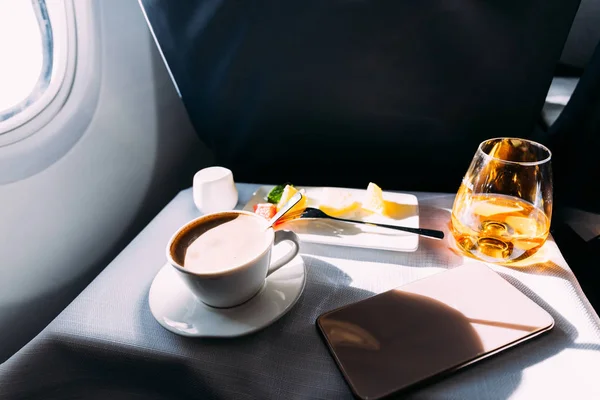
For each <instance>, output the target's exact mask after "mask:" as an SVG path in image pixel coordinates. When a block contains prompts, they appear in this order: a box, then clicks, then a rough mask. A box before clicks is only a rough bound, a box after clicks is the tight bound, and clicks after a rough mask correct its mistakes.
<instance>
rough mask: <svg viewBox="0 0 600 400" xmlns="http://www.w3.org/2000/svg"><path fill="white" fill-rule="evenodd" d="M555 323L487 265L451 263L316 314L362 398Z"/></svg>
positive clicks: (406, 385)
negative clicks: (437, 270) (417, 278)
mask: <svg viewBox="0 0 600 400" xmlns="http://www.w3.org/2000/svg"><path fill="white" fill-rule="evenodd" d="M553 326H554V320H553V319H552V316H551V315H550V314H548V312H546V311H545V310H544V309H542V308H541V307H540V306H538V305H537V304H536V303H535V302H533V301H532V300H531V299H529V298H528V297H527V296H525V295H524V294H523V293H521V292H520V291H519V290H518V289H516V288H515V287H514V286H512V285H511V284H510V283H509V282H507V281H506V280H505V279H503V278H502V277H501V276H500V275H498V274H497V273H496V272H494V271H493V270H492V269H490V268H488V267H487V266H485V265H483V264H471V265H464V266H461V267H457V268H454V269H450V270H447V271H444V272H441V273H438V274H435V275H432V276H430V277H428V278H424V279H421V280H418V281H415V282H412V283H410V284H407V285H405V286H401V287H398V288H396V289H393V290H389V291H387V292H384V293H381V294H378V295H375V296H373V297H371V298H368V299H366V300H362V301H359V302H357V303H354V304H350V305H347V306H344V307H341V308H338V309H336V310H333V311H329V312H327V313H324V314H322V315H321V316H319V317H318V318H317V327H318V329H319V331H320V332H321V334H322V337H323V339H324V340H325V342H326V344H327V346H328V347H329V350H330V352H331V354H332V356H333V358H334V359H335V361H336V363H337V365H338V367H339V369H340V370H341V372H342V374H343V376H344V378H345V380H346V382H347V383H348V385H349V386H350V388H351V390H352V392H353V393H354V395H355V396H356V397H358V398H361V399H380V398H384V397H387V396H389V395H392V394H396V393H399V392H401V391H405V390H408V389H410V388H411V387H413V386H415V385H417V384H423V383H426V382H428V381H430V380H432V379H435V378H439V377H442V376H443V375H445V374H448V373H451V372H453V371H456V370H458V369H460V368H463V367H465V366H467V365H470V364H473V363H475V362H477V361H479V360H481V359H483V358H486V357H488V356H490V355H492V354H495V353H498V352H500V351H502V350H505V349H508V348H510V347H512V346H515V345H517V344H519V343H522V342H524V341H526V340H528V339H531V338H533V337H535V336H537V335H539V334H541V333H543V332H546V331H548V330H550V329H551V328H552V327H553Z"/></svg>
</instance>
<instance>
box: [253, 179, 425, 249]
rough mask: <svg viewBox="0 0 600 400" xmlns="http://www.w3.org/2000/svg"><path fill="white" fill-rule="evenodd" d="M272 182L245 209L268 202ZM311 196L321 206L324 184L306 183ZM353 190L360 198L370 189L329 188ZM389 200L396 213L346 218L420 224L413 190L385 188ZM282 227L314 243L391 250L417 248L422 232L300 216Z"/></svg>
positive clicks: (310, 200)
mask: <svg viewBox="0 0 600 400" xmlns="http://www.w3.org/2000/svg"><path fill="white" fill-rule="evenodd" d="M272 188H273V187H272V186H261V187H260V188H259V189H258V190H257V191H256V192H255V193H254V195H253V196H252V198H251V199H250V201H249V202H248V203H247V204H246V205H245V206H244V210H246V211H250V212H252V208H253V207H254V205H255V204H257V203H265V202H266V200H265V198H266V196H267V194H268V193H269V191H270V190H271V189H272ZM299 189H305V191H306V192H305V195H306V197H307V198H308V204H307V206H308V207H315V208H318V207H319V204H320V202H321V201H322V199H323V195H322V192H323V189H325V188H323V187H302V188H299ZM329 190H341V191H345V192H350V193H352V194H353V195H354V196H355V197H356V198H357V199H361V198H362V196H364V194H365V192H366V190H360V189H344V188H329ZM383 198H384V200H385V201H389V202H394V203H396V205H395V207H394V209H395V212H394V215H393V216H392V217H384V216H381V215H377V214H371V215H368V214H367V213H363V212H355V213H353V214H351V215H343V216H341V217H342V218H348V219H353V220H361V221H367V222H374V223H380V224H388V225H397V226H407V227H411V228H418V227H419V207H418V201H417V197H416V196H414V195H412V194H406V193H395V192H384V193H383ZM281 229H288V230H291V231H293V232H296V234H298V235H299V236H300V240H302V241H305V242H310V243H322V244H332V245H338V246H351V247H363V248H372V249H381V250H391V251H415V250H417V248H418V247H419V236H418V235H415V234H412V233H408V232H402V231H396V230H393V229H387V228H380V227H376V226H369V225H363V224H352V223H347V222H339V221H334V220H330V219H299V220H294V221H290V222H286V223H285V224H282V225H281Z"/></svg>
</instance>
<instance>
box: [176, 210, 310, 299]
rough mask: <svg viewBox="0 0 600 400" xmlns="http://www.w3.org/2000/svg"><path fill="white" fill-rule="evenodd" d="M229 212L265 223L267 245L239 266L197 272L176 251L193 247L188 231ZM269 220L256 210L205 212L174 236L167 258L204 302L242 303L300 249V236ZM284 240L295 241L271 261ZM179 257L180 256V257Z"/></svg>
mask: <svg viewBox="0 0 600 400" xmlns="http://www.w3.org/2000/svg"><path fill="white" fill-rule="evenodd" d="M227 214H243V215H249V216H252V217H253V218H258V219H260V220H261V221H263V222H264V228H265V229H263V230H262V231H261V232H260V234H264V235H266V238H265V248H264V250H262V252H260V253H258V254H257V255H256V257H255V258H254V259H252V260H251V261H249V262H245V263H243V264H240V265H236V266H234V267H232V268H229V269H227V270H225V271H219V272H197V271H196V270H195V271H191V270H189V269H186V268H185V267H184V266H183V260H182V259H181V258H182V257H181V256H180V255H177V254H178V253H179V254H181V252H178V251H176V250H177V249H178V246H189V245H190V244H191V242H190V241H191V240H193V239H191V238H189V237H188V236H189V235H186V233H188V232H191V230H193V229H195V228H196V227H198V226H199V225H201V224H203V223H205V222H208V221H211V220H213V219H215V218H219V217H222V216H227ZM267 226H268V221H267V220H266V219H265V218H263V217H261V216H259V215H256V214H254V213H251V212H247V211H237V210H232V211H224V212H217V213H211V214H208V215H203V216H202V217H199V218H196V219H194V220H192V221H190V222H188V223H187V224H185V225H183V226H182V227H180V228H179V229H178V230H177V231H176V232H175V233H174V234H173V236H172V237H171V239H170V240H169V242H168V244H167V248H166V252H167V260H168V261H169V263H170V264H171V265H172V266H173V268H175V269H176V270H177V271H178V272H180V276H181V278H182V279H183V280H184V282H185V283H186V284H187V286H188V287H189V288H190V290H191V291H192V293H194V295H195V296H196V297H197V298H198V299H199V300H200V301H202V302H203V303H205V304H207V305H209V306H212V307H218V308H228V307H234V306H237V305H240V304H242V303H244V302H246V301H248V300H250V299H251V298H252V297H254V296H255V295H256V294H257V293H258V292H259V291H260V290H261V289H262V287H263V285H264V284H265V279H266V278H267V276H269V275H270V274H272V273H273V272H275V271H277V270H278V269H279V268H281V267H282V266H284V265H285V264H287V263H288V262H290V261H291V260H292V259H293V258H294V257H295V256H296V255H297V254H298V251H299V249H300V239H299V238H298V236H297V235H296V234H295V233H294V232H291V231H284V230H281V231H274V230H273V228H267ZM283 241H289V242H291V243H292V244H293V246H292V248H291V249H290V251H288V252H287V253H286V254H285V255H283V256H282V257H281V258H279V259H277V260H275V261H273V262H271V253H272V250H273V247H274V246H277V245H278V244H279V243H281V242H283ZM176 258H177V259H176Z"/></svg>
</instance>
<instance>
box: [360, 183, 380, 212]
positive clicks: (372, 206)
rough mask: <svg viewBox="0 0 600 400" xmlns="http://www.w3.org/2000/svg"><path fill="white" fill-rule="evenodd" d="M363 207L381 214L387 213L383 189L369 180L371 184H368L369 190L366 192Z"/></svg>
mask: <svg viewBox="0 0 600 400" xmlns="http://www.w3.org/2000/svg"><path fill="white" fill-rule="evenodd" d="M362 208H363V209H364V210H367V211H370V212H373V213H377V214H380V215H384V214H385V200H383V191H382V190H381V188H380V187H379V186H377V185H376V184H374V183H373V182H369V186H367V192H366V193H365V197H364V199H363V202H362Z"/></svg>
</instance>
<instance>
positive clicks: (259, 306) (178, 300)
mask: <svg viewBox="0 0 600 400" xmlns="http://www.w3.org/2000/svg"><path fill="white" fill-rule="evenodd" d="M305 284H306V269H305V266H304V262H303V261H302V257H300V256H296V257H295V258H294V259H292V261H290V262H289V263H288V264H287V265H285V266H283V267H281V268H280V269H279V270H277V271H275V272H273V274H271V275H270V276H269V277H268V278H267V279H266V284H265V285H264V286H263V288H262V289H261V291H260V292H259V293H258V294H257V295H256V296H254V297H253V298H252V299H250V300H248V301H247V302H245V303H244V304H241V305H239V306H237V307H232V308H213V307H210V306H207V305H206V304H204V303H202V302H201V301H200V300H198V299H196V297H195V296H194V295H193V294H192V293H191V292H190V291H189V289H188V288H187V286H186V285H185V283H184V282H183V281H182V280H181V278H180V277H179V274H178V273H177V271H175V269H174V268H173V267H172V266H170V265H169V264H166V265H165V266H163V267H162V268H161V270H160V271H158V274H156V277H155V278H154V281H152V286H151V287H150V293H149V295H148V300H149V303H150V311H151V312H152V315H154V318H156V320H157V321H158V323H159V324H161V325H162V326H163V327H164V328H166V329H168V330H169V331H171V332H173V333H176V334H178V335H182V336H189V337H235V336H243V335H247V334H249V333H253V332H256V331H258V330H260V329H262V328H265V327H267V326H268V325H270V324H272V323H273V322H275V321H277V320H278V319H279V318H281V317H282V316H283V315H284V314H285V313H286V312H288V311H289V309H290V308H292V306H293V305H294V304H296V301H298V299H299V298H300V295H301V294H302V291H303V290H304V285H305Z"/></svg>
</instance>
